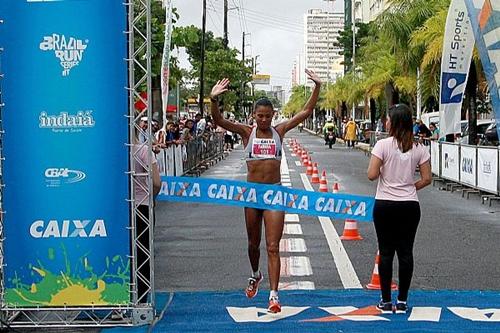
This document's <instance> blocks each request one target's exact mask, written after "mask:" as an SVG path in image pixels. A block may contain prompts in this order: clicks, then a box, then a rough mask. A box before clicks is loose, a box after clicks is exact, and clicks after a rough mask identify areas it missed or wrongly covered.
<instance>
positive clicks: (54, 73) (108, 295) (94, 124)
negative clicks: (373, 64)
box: [0, 0, 130, 307]
mask: <svg viewBox="0 0 500 333" xmlns="http://www.w3.org/2000/svg"><path fill="white" fill-rule="evenodd" d="M0 19H2V20H3V24H0V47H2V48H3V49H4V51H3V52H1V53H0V58H1V59H0V61H1V70H2V73H4V74H5V77H4V79H2V82H1V84H2V98H3V102H4V103H5V107H4V108H3V128H4V130H5V134H4V136H3V147H4V155H5V161H4V163H3V173H2V175H3V180H4V183H5V188H4V197H3V198H2V200H3V204H4V205H3V206H4V210H5V214H4V216H3V218H4V220H3V225H4V232H5V241H4V251H5V258H4V262H5V264H6V266H5V270H4V281H5V287H4V288H5V296H4V299H3V302H4V305H7V306H22V307H31V306H37V307H39V306H41V307H44V306H45V307H50V306H62V305H67V306H89V305H117V304H127V303H128V302H129V301H130V298H129V281H130V265H129V261H128V259H127V258H128V257H127V256H128V255H129V248H130V245H129V244H130V241H129V233H128V231H127V226H128V225H129V206H128V203H127V201H126V199H127V198H128V197H129V188H128V177H127V175H126V171H127V170H128V150H127V147H126V145H125V143H126V142H127V141H128V121H127V119H126V117H124V116H123V115H124V114H126V113H128V111H127V110H128V97H127V96H128V94H127V91H126V89H125V87H126V86H127V75H128V74H127V63H126V62H125V60H124V59H125V58H126V57H127V37H126V34H125V33H124V31H126V30H127V10H126V7H125V6H124V4H123V1H103V0H78V1H75V0H71V1H68V0H59V1H41V0H1V1H0Z"/></svg>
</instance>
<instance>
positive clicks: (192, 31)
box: [173, 25, 252, 117]
mask: <svg viewBox="0 0 500 333" xmlns="http://www.w3.org/2000/svg"><path fill="white" fill-rule="evenodd" d="M173 38H174V40H175V45H176V47H183V48H185V50H186V53H187V55H188V60H189V62H190V63H191V65H192V69H191V70H190V71H189V73H188V77H187V79H188V80H189V81H190V83H191V84H192V85H193V87H192V89H191V91H193V92H199V82H198V78H199V76H200V70H201V38H202V31H201V29H199V28H197V27H195V26H193V25H191V26H187V27H176V28H175V30H174V33H173ZM239 58H240V56H239V51H238V50H236V49H225V48H224V47H223V41H222V38H218V37H214V35H213V33H212V32H211V31H207V32H206V33H205V72H204V74H205V85H204V96H208V95H209V94H210V90H211V88H212V86H213V85H214V84H215V83H216V82H217V81H218V80H220V79H222V78H224V77H227V78H229V79H230V80H231V85H230V90H229V92H228V93H226V94H224V95H223V97H222V103H221V104H222V105H223V106H224V110H225V111H230V112H233V113H235V114H236V115H237V116H238V117H241V116H243V114H242V112H241V109H242V108H241V105H240V96H241V87H242V86H243V87H244V89H246V88H245V87H246V83H247V82H250V81H251V74H252V70H251V68H250V66H249V65H248V63H244V62H243V61H242V60H240V59H239ZM245 93H247V92H245ZM197 95H198V93H196V94H195V95H194V96H190V97H193V98H196V97H197Z"/></svg>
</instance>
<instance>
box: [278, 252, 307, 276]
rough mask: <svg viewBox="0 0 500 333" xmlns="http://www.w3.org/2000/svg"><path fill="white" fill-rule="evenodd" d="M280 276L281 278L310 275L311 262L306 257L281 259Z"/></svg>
mask: <svg viewBox="0 0 500 333" xmlns="http://www.w3.org/2000/svg"><path fill="white" fill-rule="evenodd" d="M280 275H281V276H283V277H287V276H309V275H312V268H311V262H310V261H309V258H308V257H282V258H281V270H280Z"/></svg>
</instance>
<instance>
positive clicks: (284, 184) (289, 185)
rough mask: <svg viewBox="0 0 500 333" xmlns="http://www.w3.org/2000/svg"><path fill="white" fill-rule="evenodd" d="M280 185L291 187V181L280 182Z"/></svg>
mask: <svg viewBox="0 0 500 333" xmlns="http://www.w3.org/2000/svg"><path fill="white" fill-rule="evenodd" d="M281 185H283V186H285V187H292V183H281Z"/></svg>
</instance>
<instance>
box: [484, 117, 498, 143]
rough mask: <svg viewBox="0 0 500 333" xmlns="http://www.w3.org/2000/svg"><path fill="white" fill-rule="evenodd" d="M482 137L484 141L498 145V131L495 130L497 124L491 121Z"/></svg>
mask: <svg viewBox="0 0 500 333" xmlns="http://www.w3.org/2000/svg"><path fill="white" fill-rule="evenodd" d="M484 137H485V139H486V141H488V142H490V143H491V144H493V145H496V146H498V144H499V140H498V132H497V124H496V122H494V123H492V124H491V125H490V126H488V128H487V129H486V131H485V132H484Z"/></svg>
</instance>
